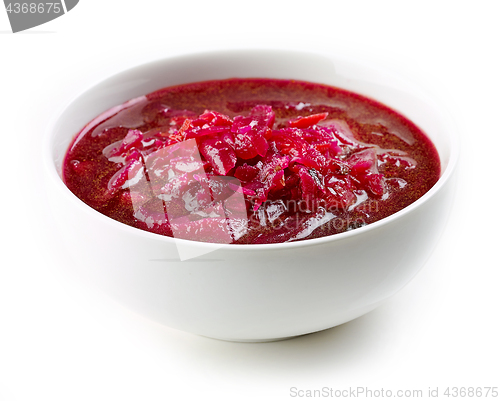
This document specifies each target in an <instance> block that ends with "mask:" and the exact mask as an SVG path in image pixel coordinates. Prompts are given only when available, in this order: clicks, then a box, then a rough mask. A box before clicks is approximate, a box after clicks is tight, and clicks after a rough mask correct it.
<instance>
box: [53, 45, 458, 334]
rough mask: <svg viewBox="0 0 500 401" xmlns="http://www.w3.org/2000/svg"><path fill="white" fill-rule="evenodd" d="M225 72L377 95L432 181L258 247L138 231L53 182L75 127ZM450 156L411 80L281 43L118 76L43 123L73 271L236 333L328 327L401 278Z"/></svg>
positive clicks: (409, 267)
mask: <svg viewBox="0 0 500 401" xmlns="http://www.w3.org/2000/svg"><path fill="white" fill-rule="evenodd" d="M234 77H252V78H258V77H263V78H281V79H297V80H303V81H311V82H318V83H324V84H327V85H332V86H337V87H341V88H345V89H348V90H352V91H354V92H358V93H360V94H362V95H366V96H368V97H371V98H374V99H377V100H379V101H381V102H383V103H385V104H387V105H389V106H390V107H392V108H394V109H395V110H397V111H399V112H401V113H402V114H403V115H405V116H406V117H408V118H409V119H411V120H412V121H413V122H415V123H416V124H417V125H418V126H419V127H420V128H422V129H423V130H424V132H426V133H427V134H428V136H429V137H430V138H431V140H432V141H433V142H434V144H435V146H436V148H437V150H438V153H439V156H440V159H441V165H442V175H441V178H440V179H439V181H438V183H437V184H436V185H435V186H434V187H433V188H432V189H431V190H430V191H429V192H428V193H426V194H425V195H424V196H423V197H422V198H420V199H419V200H418V201H416V202H415V203H413V204H411V205H410V206H408V207H407V208H405V209H403V210H401V211H400V212H398V213H396V214H394V215H392V216H389V217H387V218H385V219H383V220H380V221H378V222H376V223H373V224H371V225H368V226H365V227H362V228H359V229H356V230H353V231H349V232H345V233H342V234H337V235H335V236H330V237H323V238H318V239H311V240H305V241H300V242H292V243H282V244H266V245H234V244H231V245H228V244H210V243H201V242H194V241H188V240H181V239H174V238H170V237H163V236H160V235H157V234H153V233H149V232H145V231H141V230H138V229H135V228H133V227H129V226H126V225H124V224H122V223H119V222H117V221H115V220H112V219H110V218H108V217H106V216H104V215H102V214H100V213H98V212H97V211H95V210H93V209H91V208H90V207H89V206H87V205H86V204H84V203H83V202H82V201H80V200H79V199H78V198H76V197H75V196H74V195H73V194H72V193H71V192H70V191H69V190H68V188H67V187H66V186H65V185H64V183H63V182H62V179H61V165H62V161H63V159H64V155H65V152H66V150H67V148H68V146H69V144H70V143H71V141H72V139H73V137H74V135H75V134H76V133H77V132H78V131H79V130H80V129H81V128H82V127H83V126H84V125H85V124H86V123H87V122H88V121H90V120H92V119H93V118H94V117H95V116H96V115H99V114H100V113H102V112H103V111H104V110H107V109H109V108H111V107H113V106H115V105H118V104H121V103H123V102H125V101H127V100H128V99H132V98H135V97H138V96H141V95H143V94H145V93H149V92H152V91H154V90H156V89H159V88H161V87H166V86H172V85H177V84H183V83H189V82H198V81H206V80H212V79H225V78H234ZM457 156H458V146H457V140H456V136H455V132H454V126H453V123H452V122H451V121H450V119H449V117H448V115H447V114H446V112H445V111H443V110H442V108H441V107H440V106H439V105H438V104H436V102H435V101H434V100H433V99H432V98H429V96H428V95H426V94H425V93H423V92H422V91H421V90H420V89H419V88H418V87H416V86H414V85H413V84H411V83H410V82H407V81H405V80H404V79H401V78H399V77H395V76H394V75H393V74H390V73H388V72H386V71H384V70H381V69H377V68H374V67H373V66H372V65H369V64H368V63H363V62H358V61H352V60H347V59H344V58H339V57H334V56H327V55H316V54H308V53H297V52H289V51H227V52H209V53H203V54H194V55H188V56H181V57H172V58H167V59H164V60H159V61H155V62H151V63H148V64H145V65H142V66H139V67H135V68H132V69H130V70H127V71H125V72H122V73H119V74H116V75H114V76H112V77H110V78H108V79H106V80H105V81H103V82H101V83H99V84H97V85H95V86H94V87H92V88H90V89H88V90H86V91H85V92H84V93H82V94H80V95H79V96H78V97H76V98H75V99H74V100H73V101H72V102H71V103H70V104H69V105H68V106H67V108H66V109H65V110H64V111H63V112H62V114H61V115H60V116H59V117H58V118H57V119H56V120H55V121H54V123H53V124H52V125H51V126H50V127H49V129H48V133H47V135H46V141H45V149H44V158H45V162H46V164H45V167H46V177H47V189H48V194H49V196H50V199H51V204H52V206H53V211H54V216H55V220H56V221H57V222H58V224H59V225H60V227H61V232H62V233H63V236H62V237H63V239H64V240H65V241H66V242H67V246H68V247H69V249H70V251H71V253H72V254H73V255H74V257H75V261H77V262H78V266H79V267H78V269H79V270H78V271H79V272H80V273H81V274H84V275H86V276H87V277H89V278H90V279H91V280H92V281H93V282H94V283H96V284H97V285H99V286H100V287H101V288H103V289H104V290H105V291H107V292H108V293H109V294H110V295H111V296H113V297H114V298H115V299H117V300H118V301H120V302H121V303H123V304H125V305H127V306H128V307H130V308H132V309H134V310H136V311H138V312H140V313H142V314H144V315H145V316H148V317H150V318H152V319H154V320H156V321H158V322H160V323H163V324H165V325H167V326H169V327H172V328H176V329H180V330H184V331H187V332H192V333H196V334H201V335H205V336H209V337H214V338H219V339H228V340H236V341H266V340H272V339H279V338H286V337H292V336H297V335H301V334H306V333H311V332H315V331H319V330H323V329H327V328H329V327H333V326H336V325H339V324H341V323H344V322H347V321H349V320H352V319H354V318H356V317H358V316H361V315H363V314H364V313H367V312H369V311H370V310H372V309H374V308H375V307H377V306H378V305H379V304H380V303H382V302H383V301H384V300H386V299H388V298H389V297H390V296H392V295H393V294H395V293H396V292H397V291H398V290H400V289H401V288H402V287H403V286H404V285H406V284H407V283H408V282H409V281H410V280H411V278H412V277H413V276H414V275H415V274H416V273H417V272H418V270H419V269H420V268H421V267H422V266H423V264H424V262H425V260H426V259H427V258H428V256H429V255H430V253H431V251H432V249H433V248H434V246H435V244H436V243H437V240H438V238H439V235H440V233H441V231H442V228H443V227H444V224H445V222H446V219H447V214H448V210H449V206H450V203H451V201H452V196H453V174H452V173H453V170H454V168H455V165H456V160H457ZM186 255H189V257H186Z"/></svg>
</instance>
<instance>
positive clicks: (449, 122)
mask: <svg viewBox="0 0 500 401" xmlns="http://www.w3.org/2000/svg"><path fill="white" fill-rule="evenodd" d="M236 52H240V53H241V54H245V55H249V54H250V53H252V52H253V53H261V54H263V53H268V54H269V53H273V54H276V53H277V52H282V53H287V54H289V55H295V56H298V57H304V56H305V57H307V56H326V57H329V58H331V59H332V60H335V59H337V60H342V61H347V62H350V63H354V64H356V65H360V66H363V67H366V60H363V59H361V58H359V57H353V56H351V55H349V56H346V55H344V54H341V53H337V52H335V53H326V52H312V51H304V50H289V49H269V48H256V49H227V50H205V51H197V52H187V53H183V54H174V55H171V56H166V57H162V58H153V59H151V60H148V61H144V62H141V63H139V64H136V65H132V66H128V67H126V68H124V69H121V70H119V71H117V72H115V73H113V74H109V75H107V76H106V77H104V78H101V79H99V80H97V81H94V82H92V83H91V84H90V85H87V86H86V87H84V88H83V89H80V90H79V91H78V92H77V93H75V94H73V95H72V96H70V97H69V98H68V99H67V100H66V101H65V102H63V104H62V106H60V107H59V108H58V110H57V111H56V112H55V113H54V114H53V116H52V118H50V119H49V122H48V124H47V125H46V128H45V132H44V134H43V148H42V159H43V160H42V163H43V168H44V170H45V173H46V176H48V177H49V178H50V179H51V181H52V182H54V183H55V185H56V186H57V187H58V189H59V191H60V192H62V193H63V195H65V196H66V197H67V198H68V199H69V201H70V202H73V204H74V205H75V207H77V208H79V209H81V210H82V211H84V212H86V213H89V214H91V215H92V216H93V218H97V219H100V220H102V222H103V223H104V224H108V225H111V226H114V227H116V229H118V230H123V231H124V232H128V233H130V234H131V235H138V236H141V237H144V238H149V239H152V240H156V241H165V242H167V243H182V244H186V245H189V246H191V247H192V246H195V247H199V248H208V249H212V248H214V246H216V247H217V248H224V249H230V250H235V251H237V250H245V251H249V250H252V251H262V250H278V249H293V248H303V247H309V246H317V245H323V244H325V243H330V242H337V241H342V240H344V239H347V238H350V237H352V236H357V235H362V234H364V233H367V232H370V231H373V230H377V229H379V228H381V227H383V226H385V225H388V224H391V223H392V222H394V221H395V220H398V219H400V218H401V217H403V216H405V215H407V214H409V213H411V212H412V211H414V210H415V209H418V208H420V207H421V206H422V205H424V204H425V203H427V202H428V201H429V200H430V199H431V198H433V197H434V196H436V194H437V193H438V192H440V190H441V189H442V188H443V186H444V185H445V184H446V183H447V182H448V181H449V180H450V177H451V176H452V174H453V173H454V171H455V170H456V167H457V164H458V158H459V153H460V143H459V137H458V128H457V126H456V123H455V121H454V120H453V118H452V117H451V114H450V113H449V112H448V110H447V108H446V107H445V106H444V104H443V103H442V102H441V101H440V99H439V98H438V97H436V96H434V95H433V94H432V93H431V92H430V91H429V89H428V88H426V87H425V86H424V87H423V86H422V84H421V83H418V88H419V90H420V92H421V94H423V95H425V97H426V99H427V100H431V101H432V102H433V103H434V104H435V105H436V106H437V107H438V113H439V115H441V116H442V117H443V120H445V119H446V126H447V127H448V128H450V127H451V129H447V133H448V140H449V143H450V146H449V158H448V163H447V166H446V168H445V169H444V170H442V171H441V175H440V177H439V179H438V181H437V182H436V183H435V184H434V186H433V187H432V188H431V189H430V190H429V191H427V192H426V193H425V194H424V195H423V196H421V197H420V198H418V199H417V200H416V201H414V202H413V203H411V204H410V205H408V206H406V207H405V208H403V209H401V210H399V211H397V212H396V213H393V214H391V215H389V216H387V217H384V218H383V219H380V220H378V221H375V222H373V223H370V224H367V225H366V226H363V227H360V228H356V229H353V230H350V231H345V232H342V233H338V234H332V235H328V236H324V237H319V238H313V239H305V240H297V241H292V242H280V243H271V244H224V243H222V244H221V243H212V242H202V241H194V240H186V239H179V238H173V237H167V236H163V235H161V234H156V233H152V232H149V231H145V230H141V229H139V228H136V227H132V226H129V225H127V224H124V223H122V222H119V221H117V220H114V219H112V218H110V217H108V216H106V215H104V214H102V213H100V212H98V211H97V210H95V209H93V208H92V207H90V206H88V205H87V204H85V203H84V202H83V201H82V200H80V199H79V198H78V197H77V196H76V195H74V194H73V193H72V192H71V191H70V190H69V188H68V187H67V186H66V185H65V184H64V182H63V180H62V177H61V176H60V175H59V173H58V172H57V169H56V166H55V163H54V156H53V138H54V131H55V130H54V128H55V126H56V124H57V123H58V121H59V120H60V119H61V118H62V117H63V116H64V114H65V113H66V111H67V109H68V108H69V107H70V106H71V105H72V104H73V103H74V102H75V101H77V100H78V99H79V98H80V97H81V96H83V95H85V94H86V93H87V92H89V91H91V90H93V89H94V88H96V87H97V86H99V85H101V84H103V83H104V82H106V81H108V80H110V79H113V78H114V77H116V76H118V75H120V74H123V73H127V72H130V71H132V70H135V69H140V68H145V67H147V66H150V65H152V64H154V63H162V62H163V63H164V62H169V61H182V60H183V59H184V60H185V61H188V60H189V59H190V58H194V57H213V56H216V55H221V56H227V55H229V54H232V55H234V54H235V53H236ZM370 68H372V69H375V70H377V71H383V72H387V71H390V72H391V74H394V75H395V77H397V78H398V79H400V80H403V81H404V82H406V83H408V84H410V85H411V86H412V87H414V88H416V87H417V84H416V82H415V81H413V80H412V79H411V78H410V77H407V76H405V75H403V74H402V73H401V72H400V71H394V70H389V68H387V67H384V66H381V65H380V64H377V63H374V64H372V62H371V61H370ZM364 96H366V95H364ZM431 141H432V140H431ZM441 162H442V160H441Z"/></svg>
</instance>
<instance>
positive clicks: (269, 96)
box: [63, 79, 440, 244]
mask: <svg viewBox="0 0 500 401" xmlns="http://www.w3.org/2000/svg"><path fill="white" fill-rule="evenodd" d="M439 175H440V162H439V156H438V153H437V151H436V149H435V147H434V145H433V144H432V143H431V141H430V140H429V139H428V138H427V136H426V135H425V134H424V133H423V132H422V131H421V130H420V129H419V128H418V127H417V126H416V125H415V124H413V123H412V122H411V121H409V120H408V119H406V118H405V117H403V116H402V115H401V114H399V113H397V112H395V111H394V110H392V109H390V108H388V107H387V106H385V105H383V104H381V103H379V102H377V101H375V100H372V99H368V98H366V97H363V96H360V95H358V94H355V93H352V92H349V91H346V90H343V89H339V88H334V87H329V86H325V85H320V84H316V83H308V82H301V81H293V80H275V79H228V80H220V81H208V82H200V83H192V84H187V85H180V86H175V87H168V88H163V89H160V90H158V91H156V92H153V93H150V94H148V95H145V96H141V97H138V98H136V99H132V100H130V101H128V102H126V103H124V104H122V105H120V106H116V107H114V108H112V109H110V110H108V111H106V112H104V113H103V114H101V115H100V116H98V117H96V118H95V119H94V120H93V121H91V122H90V123H89V124H88V125H87V126H85V127H84V128H83V130H82V131H81V132H80V133H79V134H78V135H77V136H76V138H75V139H74V141H73V142H72V144H71V146H70V148H69V150H68V152H67V154H66V157H65V160H64V164H63V179H64V182H65V183H66V185H67V186H68V188H69V189H70V190H71V191H72V192H73V193H74V194H75V195H76V196H77V197H78V198H80V199H81V200H82V201H83V202H85V203H86V204H88V205H89V206H90V207H92V208H94V209H96V210H97V211H99V212H100V213H103V214H104V215H106V216H109V217H111V218H113V219H115V220H118V221H120V222H122V223H125V224H128V225H130V226H133V227H136V228H139V229H142V230H146V231H150V232H153V233H157V234H161V235H166V236H171V237H175V238H184V239H192V240H197V241H206V242H216V243H235V244H264V243H277V242H288V241H297V240H304V239H310V238H318V237H323V236H327V235H333V234H337V233H341V232H345V231H349V230H352V229H356V228H358V227H362V226H364V225H367V224H370V223H373V222H375V221H377V220H380V219H382V218H384V217H387V216H389V215H391V214H393V213H395V212H397V211H399V210H401V209H403V208H404V207H406V206H408V205H410V204H411V203H412V202H414V201H415V200H417V199H418V198H420V197H421V196H422V195H423V194H425V193H426V192H427V191H428V190H429V189H430V188H431V187H432V186H433V185H434V184H435V183H436V182H437V180H438V179H439Z"/></svg>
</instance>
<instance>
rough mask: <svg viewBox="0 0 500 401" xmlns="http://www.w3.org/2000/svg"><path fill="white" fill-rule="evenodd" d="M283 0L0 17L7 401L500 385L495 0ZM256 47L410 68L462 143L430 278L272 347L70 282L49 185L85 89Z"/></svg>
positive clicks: (499, 80) (0, 274) (92, 1)
mask: <svg viewBox="0 0 500 401" xmlns="http://www.w3.org/2000/svg"><path fill="white" fill-rule="evenodd" d="M236 4H237V5H236ZM286 4H287V3H285V2H278V1H272V0H266V1H261V0H254V1H252V2H239V3H237V2H235V1H232V2H229V1H219V0H211V1H203V2H201V1H187V0H186V1H183V2H179V1H176V2H174V1H153V0H142V1H134V2H124V1H118V0H106V1H97V0H81V1H80V4H78V5H77V6H76V7H75V8H74V9H73V10H72V11H70V12H69V13H68V14H67V15H64V16H63V17H61V18H58V19H56V20H54V21H52V22H49V23H47V24H45V25H41V26H39V27H35V28H33V29H31V30H28V31H26V32H22V33H17V34H12V33H11V32H10V26H9V23H8V19H7V14H6V13H5V12H4V10H3V9H0V110H1V111H0V113H1V114H0V115H1V119H0V144H1V147H0V163H1V164H0V191H1V198H0V202H1V203H0V206H1V209H0V210H1V218H0V222H1V223H0V224H1V229H2V234H3V235H2V239H1V242H0V243H1V245H0V246H1V258H0V260H1V262H0V263H1V265H0V400H1V401H4V400H5V401H6V400H8V401H11V400H23V401H24V400H29V401H38V400H51V401H59V400H65V401H76V400H93V401H94V400H97V401H101V400H106V401H108V400H147V401H149V400H167V399H169V400H205V399H210V400H212V399H213V400H290V399H305V397H302V398H301V397H298V396H297V397H292V396H293V395H295V394H296V393H295V390H291V389H292V388H294V387H295V388H297V391H298V390H308V389H310V390H314V389H321V388H323V387H327V388H332V389H334V390H343V389H348V388H349V387H368V388H369V389H372V390H381V389H382V388H383V389H385V390H392V391H393V392H395V391H396V390H400V389H402V390H422V391H423V394H424V396H426V395H427V393H428V389H429V388H432V389H433V390H434V389H436V388H438V389H439V395H440V396H439V399H443V400H444V399H450V398H453V397H449V398H447V397H445V396H444V394H443V393H444V391H445V389H446V388H447V387H452V386H457V387H474V388H477V387H485V386H487V387H492V386H493V387H494V386H497V387H498V386H500V346H499V342H500V340H499V339H500V329H499V315H500V314H499V306H500V295H499V291H498V287H499V286H500V283H499V282H500V273H499V269H500V263H499V256H498V247H499V239H500V235H499V232H498V223H499V218H498V213H499V211H498V210H499V208H498V203H499V195H500V193H499V189H498V185H499V180H498V176H499V174H500V172H499V169H498V166H499V162H500V160H499V159H500V150H499V145H500V141H499V137H500V122H499V121H500V101H499V99H500V59H499V48H500V44H499V42H500V40H499V39H500V28H499V24H498V15H499V11H500V10H498V9H497V8H498V7H497V4H498V2H496V1H476V2H474V3H472V2H467V3H465V2H459V1H422V0H421V1H419V2H403V1H342V2H340V1H314V0H309V1H304V2H292V1H290V2H288V5H286ZM246 47H254V48H255V47H270V48H288V49H304V50H313V51H324V52H336V51H338V52H342V53H344V54H345V53H348V54H353V55H360V56H363V57H368V58H371V59H372V60H374V61H375V62H377V63H378V64H382V65H385V66H387V67H390V68H393V69H397V70H401V71H403V72H404V73H405V74H406V75H407V76H409V77H411V78H413V79H414V80H416V81H418V82H422V83H423V84H425V86H426V87H428V88H431V89H432V91H433V92H434V94H435V95H436V96H437V97H438V98H440V99H441V101H443V102H444V103H445V104H446V105H447V106H448V108H449V110H450V112H451V113H452V115H453V116H454V118H455V120H456V123H457V126H458V129H459V131H460V135H461V143H462V152H461V161H460V169H459V174H460V175H459V184H458V188H457V194H456V201H455V204H454V208H453V210H452V212H451V217H450V220H449V224H448V226H447V229H446V231H445V232H444V234H443V237H442V239H441V241H440V243H439V245H438V248H437V249H436V251H435V252H434V254H433V256H432V257H431V258H430V259H429V261H428V262H427V264H426V265H425V267H424V268H423V270H422V271H421V273H420V274H419V275H418V276H417V277H416V278H415V279H414V280H413V281H412V282H411V283H410V284H409V285H408V286H407V287H405V288H404V289H403V290H402V291H401V292H400V293H398V294H397V295H396V296H395V297H394V298H392V299H391V300H390V301H389V302H387V303H386V304H385V305H384V306H382V307H380V308H378V309H377V310H375V311H374V312H372V313H369V314H368V315H366V316H364V317H361V318H359V319H357V320H355V321H353V322H350V323H347V324H344V325H342V326H340V327H337V328H334V329H331V330H327V331H324V332H321V333H317V334H313V335H309V336H304V337H300V338H296V339H293V340H289V341H283V342H276V343H264V344H241V343H228V342H222V341H217V340H212V339H208V338H203V337H198V336H195V335H191V334H186V333H182V332H179V331H176V330H172V329H169V328H166V327H162V326H160V325H157V324H155V323H153V322H151V321H148V320H146V319H144V318H142V317H141V316H138V315H135V314H133V313H132V312H129V311H128V310H126V309H125V308H123V307H121V306H120V305H118V304H115V303H114V302H113V301H111V300H110V299H108V298H107V297H106V296H104V295H102V294H100V293H98V292H96V291H93V290H91V289H88V288H86V287H83V286H81V285H80V284H79V283H78V282H75V280H73V279H72V278H71V277H70V276H69V275H67V274H66V273H65V271H66V269H65V268H66V267H67V266H70V265H71V263H72V261H71V259H70V257H69V255H67V254H65V252H64V249H62V247H61V246H60V245H59V244H58V243H57V242H56V240H55V239H54V235H53V233H52V231H51V230H52V226H51V221H50V216H47V215H45V213H46V212H45V210H46V208H45V206H44V195H43V191H44V188H43V185H42V183H41V177H40V174H41V172H40V159H39V149H40V146H41V136H42V133H43V131H44V129H45V127H46V125H47V123H48V121H49V119H50V118H51V117H53V115H54V113H56V111H57V110H59V108H61V107H62V106H63V105H64V103H65V102H66V101H68V100H69V98H70V97H72V96H74V95H76V94H77V93H78V92H79V91H80V90H83V89H84V88H85V87H86V86H88V85H90V84H92V83H94V82H96V81H98V80H101V79H103V78H105V77H107V76H109V75H110V74H113V73H115V72H117V71H120V70H123V69H126V68H127V67H129V66H132V65H136V64H140V63H142V62H145V61H148V60H150V59H153V58H157V57H165V56H168V55H173V54H180V53H187V52H191V51H196V50H206V49H226V48H246ZM466 398H467V397H466ZM483 398H484V397H483ZM489 398H491V395H490V397H489ZM498 398H500V396H499V397H498ZM308 399H310V398H308ZM316 399H318V398H316Z"/></svg>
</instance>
